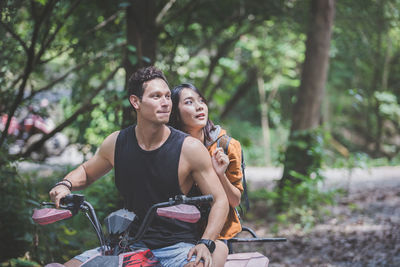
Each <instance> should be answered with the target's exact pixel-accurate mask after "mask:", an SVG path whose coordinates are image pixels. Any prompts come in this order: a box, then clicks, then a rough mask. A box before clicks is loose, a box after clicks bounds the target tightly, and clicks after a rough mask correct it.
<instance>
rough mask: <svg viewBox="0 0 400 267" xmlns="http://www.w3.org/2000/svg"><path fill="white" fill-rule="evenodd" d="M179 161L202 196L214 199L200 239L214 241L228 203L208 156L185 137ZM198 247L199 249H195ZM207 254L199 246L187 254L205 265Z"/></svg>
mask: <svg viewBox="0 0 400 267" xmlns="http://www.w3.org/2000/svg"><path fill="white" fill-rule="evenodd" d="M181 159H182V161H183V163H184V164H188V166H189V169H190V173H191V177H193V179H194V182H196V183H197V185H198V186H199V188H200V190H201V192H202V194H204V195H208V194H211V195H213V197H214V201H213V203H212V204H211V211H210V214H209V217H208V224H207V227H206V229H205V231H204V234H203V236H202V239H211V240H215V239H216V238H217V237H218V235H219V233H220V232H221V230H222V227H223V226H224V223H225V221H226V217H227V215H228V211H229V203H228V199H227V197H226V194H225V192H224V189H223V188H222V185H221V183H220V182H219V179H218V177H217V175H216V173H215V171H214V168H213V166H212V164H211V158H210V155H209V154H208V152H207V150H206V148H205V147H204V145H203V144H202V143H201V142H200V141H198V140H197V139H195V138H192V137H187V138H186V139H185V142H184V143H183V148H182V155H181ZM198 246H200V247H201V248H200V247H199V248H197V247H198ZM204 249H205V250H206V251H205V250H204ZM207 253H209V252H208V250H207V248H205V246H204V245H202V244H200V245H197V246H196V247H194V248H193V249H192V250H191V251H190V252H189V255H188V257H191V255H192V254H196V255H197V258H196V262H198V261H199V260H200V258H204V259H205V261H206V263H207V260H208V257H207V255H206V254H207ZM208 255H209V254H208ZM206 265H207V264H206Z"/></svg>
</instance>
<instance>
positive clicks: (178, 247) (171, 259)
mask: <svg viewBox="0 0 400 267" xmlns="http://www.w3.org/2000/svg"><path fill="white" fill-rule="evenodd" d="M192 247H194V244H191V243H184V242H180V243H177V244H174V245H172V246H168V247H163V248H157V249H152V250H151V251H152V252H153V254H154V256H156V258H157V259H158V260H159V261H160V263H161V265H162V266H166V267H169V266H171V267H178V266H184V265H185V264H187V263H189V262H192V261H195V260H196V256H192V258H191V259H190V261H188V260H187V255H188V254H189V250H190V249H191V248H192ZM131 249H132V250H138V249H143V250H145V249H147V247H146V245H145V244H144V243H143V242H137V243H135V244H133V245H132V246H131ZM96 255H100V248H99V247H98V248H94V249H91V250H87V251H85V252H83V253H82V254H80V255H78V256H75V257H74V259H76V260H79V261H81V262H85V261H87V260H89V259H90V258H92V257H94V256H96Z"/></svg>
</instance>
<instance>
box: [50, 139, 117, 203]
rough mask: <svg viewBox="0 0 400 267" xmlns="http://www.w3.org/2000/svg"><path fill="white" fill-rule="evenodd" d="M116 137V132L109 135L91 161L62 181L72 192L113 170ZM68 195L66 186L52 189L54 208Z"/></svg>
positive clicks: (68, 191) (51, 195)
mask: <svg viewBox="0 0 400 267" xmlns="http://www.w3.org/2000/svg"><path fill="white" fill-rule="evenodd" d="M117 136H118V132H114V133H112V134H111V135H109V136H108V137H107V138H106V139H105V140H104V141H103V143H102V144H101V146H100V148H99V150H98V151H97V152H96V154H95V155H94V156H93V157H92V158H91V159H89V160H88V161H86V162H84V163H83V164H82V165H80V166H79V167H78V168H76V169H74V170H73V171H71V172H70V173H68V174H67V175H66V176H65V177H64V179H67V180H68V181H70V182H71V185H72V188H71V190H72V191H74V190H82V189H84V188H86V187H87V186H89V185H90V184H91V183H93V182H94V181H96V180H97V179H99V178H100V177H102V176H103V175H104V174H106V173H107V172H109V171H110V170H111V169H112V168H113V166H114V151H115V142H116V140H117ZM70 193H71V191H70V190H69V189H68V188H67V187H66V186H64V185H58V186H56V187H53V188H52V189H51V191H50V193H49V194H50V198H51V200H52V201H53V202H54V203H55V204H56V207H59V204H60V199H61V198H63V197H65V196H66V195H68V194H70Z"/></svg>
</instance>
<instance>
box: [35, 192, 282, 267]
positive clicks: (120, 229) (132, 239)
mask: <svg viewBox="0 0 400 267" xmlns="http://www.w3.org/2000/svg"><path fill="white" fill-rule="evenodd" d="M212 200H213V197H212V195H206V196H198V197H186V196H184V195H178V196H175V197H174V198H170V199H169V200H168V201H167V202H162V203H157V204H154V205H153V206H151V208H150V209H149V210H148V211H147V213H146V215H145V217H144V219H143V221H142V223H141V224H140V226H139V228H138V230H137V232H136V233H135V234H134V235H132V234H130V226H131V224H132V223H133V222H135V221H136V220H138V218H137V216H136V214H135V213H133V212H131V211H128V210H126V209H120V210H118V211H115V212H113V213H111V214H110V215H108V216H107V217H106V219H105V225H106V229H107V233H106V234H104V233H103V230H102V227H101V224H100V222H99V220H98V219H97V216H96V212H95V210H94V208H93V206H92V205H91V204H90V203H89V202H88V201H86V200H85V197H84V196H83V195H79V194H70V195H68V196H66V197H65V198H63V199H62V200H61V202H60V209H55V208H53V207H54V206H55V204H54V203H51V202H43V203H42V205H43V206H51V208H43V209H35V210H34V213H33V215H32V219H33V220H34V221H35V222H36V223H38V224H41V225H46V224H51V223H55V222H57V221H60V220H64V219H68V218H70V217H72V216H74V215H76V214H77V213H78V212H83V213H84V214H85V215H86V217H87V218H88V219H89V221H90V223H91V224H92V226H93V229H94V231H95V232H96V235H97V238H98V240H99V244H100V247H99V249H98V253H97V254H96V255H94V256H93V257H92V258H90V259H89V260H87V261H86V262H83V263H82V265H81V266H82V267H94V266H110V267H113V266H115V267H117V266H118V267H120V266H161V265H160V263H159V262H158V260H157V259H156V258H155V256H154V255H153V254H152V253H151V251H150V250H149V249H147V250H143V249H139V250H132V249H131V245H132V244H134V243H136V242H138V241H140V240H141V239H142V237H143V235H144V234H145V233H146V231H147V229H148V227H149V225H150V224H151V222H152V220H153V218H154V216H162V217H167V218H171V219H177V220H181V221H184V222H189V223H196V222H197V221H198V220H199V219H200V217H201V214H200V211H199V210H198V209H197V207H196V205H200V204H203V203H209V202H212ZM243 231H247V232H249V233H250V234H251V235H252V236H253V237H252V238H232V239H230V240H228V247H229V252H230V254H229V255H228V259H227V261H226V263H225V267H235V266H236V267H239V266H243V267H244V266H257V267H262V266H268V263H269V260H268V258H267V257H266V256H264V255H262V254H261V253H258V252H250V253H233V250H232V243H242V242H246V243H247V242H282V241H286V239H285V238H258V237H257V236H256V234H255V233H254V231H253V230H251V229H250V228H247V227H243ZM57 266H63V265H61V264H59V263H51V264H47V265H46V266H45V267H57Z"/></svg>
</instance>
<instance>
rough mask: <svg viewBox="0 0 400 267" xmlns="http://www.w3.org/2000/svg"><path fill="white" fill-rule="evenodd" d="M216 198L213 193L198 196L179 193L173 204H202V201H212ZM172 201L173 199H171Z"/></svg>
mask: <svg viewBox="0 0 400 267" xmlns="http://www.w3.org/2000/svg"><path fill="white" fill-rule="evenodd" d="M213 200H214V197H213V196H212V195H204V196H198V197H187V196H184V195H179V196H176V197H175V199H174V200H173V201H172V202H173V204H172V205H176V204H202V203H208V202H212V201H213ZM170 202H171V199H170Z"/></svg>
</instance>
